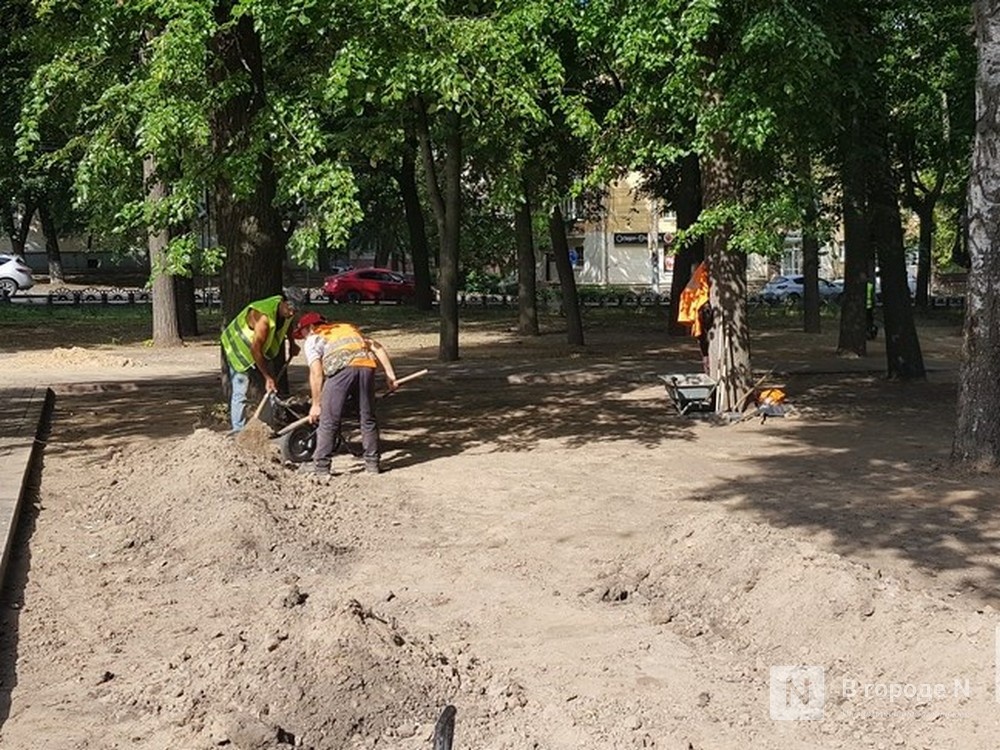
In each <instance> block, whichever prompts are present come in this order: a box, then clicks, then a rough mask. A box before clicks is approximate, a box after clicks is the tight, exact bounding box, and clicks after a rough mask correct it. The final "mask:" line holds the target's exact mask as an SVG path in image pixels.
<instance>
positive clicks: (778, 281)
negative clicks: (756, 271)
mask: <svg viewBox="0 0 1000 750" xmlns="http://www.w3.org/2000/svg"><path fill="white" fill-rule="evenodd" d="M804 284H805V278H804V277H803V276H775V277H774V278H773V279H771V280H770V281H769V282H767V283H766V284H765V285H764V288H763V289H761V291H760V294H761V296H762V297H763V298H764V300H765V301H767V302H798V301H799V300H801V299H802V298H803V297H804V296H805V287H804V286H803V285H804ZM819 296H820V299H821V300H823V301H824V302H840V300H841V298H842V297H843V296H844V285H843V284H838V283H837V282H834V281H828V280H827V279H820V280H819Z"/></svg>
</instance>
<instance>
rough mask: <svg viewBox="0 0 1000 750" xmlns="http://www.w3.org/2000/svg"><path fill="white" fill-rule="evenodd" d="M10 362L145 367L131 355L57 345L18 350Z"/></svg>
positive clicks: (39, 364) (59, 365) (73, 365)
mask: <svg viewBox="0 0 1000 750" xmlns="http://www.w3.org/2000/svg"><path fill="white" fill-rule="evenodd" d="M10 362H11V363H12V364H14V365H17V366H20V367H51V368H54V369H62V368H66V367H69V368H74V369H75V368H90V367H95V368H109V369H113V368H122V367H145V366H146V365H145V363H144V362H142V361H140V360H137V359H134V358H132V357H123V356H120V355H117V354H113V353H111V352H101V351H95V350H93V349H84V348H83V347H79V346H71V347H59V346H57V347H56V348H54V349H49V350H43V351H25V352H18V353H17V354H15V355H14V356H13V357H11V358H10Z"/></svg>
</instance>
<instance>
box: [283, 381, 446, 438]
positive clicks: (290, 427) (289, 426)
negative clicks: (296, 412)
mask: <svg viewBox="0 0 1000 750" xmlns="http://www.w3.org/2000/svg"><path fill="white" fill-rule="evenodd" d="M428 372H430V370H428V369H427V368H426V367H425V368H424V369H423V370H417V371H416V372H413V373H410V374H409V375H407V376H406V377H405V378H400V379H399V380H397V381H396V385H397V386H400V385H402V384H403V383H407V382H409V381H411V380H416V379H417V378H419V377H420V376H422V375H426V374H427V373H428ZM388 393H392V391H389V392H388ZM388 393H386V394H383V395H388ZM308 421H309V415H308V414H307V415H306V416H304V417H301V418H300V419H296V420H295V421H294V422H292V423H290V424H287V425H285V426H284V427H282V428H281V429H280V430H278V432H277V434H276V435H275V437H281V436H282V435H287V434H288V433H289V432H291V431H292V430H294V429H295V428H296V427H301V426H302V425H304V424H305V423H306V422H308Z"/></svg>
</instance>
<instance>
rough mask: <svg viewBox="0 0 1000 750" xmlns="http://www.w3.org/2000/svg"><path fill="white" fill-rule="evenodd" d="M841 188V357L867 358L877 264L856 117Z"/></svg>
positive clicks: (847, 140)
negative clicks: (869, 301)
mask: <svg viewBox="0 0 1000 750" xmlns="http://www.w3.org/2000/svg"><path fill="white" fill-rule="evenodd" d="M843 150H844V154H843V163H842V165H841V184H842V185H843V190H844V196H843V209H844V298H843V304H842V305H841V307H840V338H839V340H838V342H837V353H838V354H841V355H849V356H855V357H864V356H865V355H867V353H868V334H867V329H868V325H867V319H866V314H865V299H866V297H865V295H866V293H867V288H866V287H867V284H868V281H869V279H870V280H871V281H872V283H874V281H875V276H874V274H875V263H874V261H873V258H872V250H871V244H870V241H869V234H868V214H867V202H866V196H867V191H866V178H865V169H866V165H865V163H864V157H863V151H862V143H861V127H860V123H859V119H858V117H857V115H856V113H855V114H854V115H853V116H852V119H851V124H850V127H849V128H848V129H847V132H846V133H845V136H844V144H843Z"/></svg>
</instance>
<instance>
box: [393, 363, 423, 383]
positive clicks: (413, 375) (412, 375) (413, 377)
mask: <svg viewBox="0 0 1000 750" xmlns="http://www.w3.org/2000/svg"><path fill="white" fill-rule="evenodd" d="M429 372H430V370H428V369H427V368H426V367H425V368H424V369H423V370H417V371H416V372H413V373H410V374H409V375H407V376H406V377H405V378H399V379H398V380H397V381H396V385H397V386H398V385H402V384H403V383H409V382H410V381H411V380H416V379H417V378H419V377H420V376H421V375H426V374H427V373H429Z"/></svg>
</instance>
